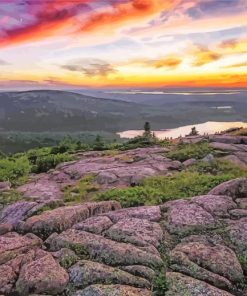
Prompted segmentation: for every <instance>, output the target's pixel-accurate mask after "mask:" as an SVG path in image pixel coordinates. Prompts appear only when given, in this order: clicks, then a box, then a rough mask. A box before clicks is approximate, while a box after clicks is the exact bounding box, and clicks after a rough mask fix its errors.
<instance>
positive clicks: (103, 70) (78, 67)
mask: <svg viewBox="0 0 247 296" xmlns="http://www.w3.org/2000/svg"><path fill="white" fill-rule="evenodd" d="M61 68H62V69H65V70H68V71H72V72H80V73H82V74H84V75H86V76H92V77H93V76H107V75H109V74H112V73H116V72H117V71H116V69H115V68H114V67H113V66H112V65H111V64H109V63H107V62H105V61H103V60H100V59H79V60H74V61H71V62H69V63H67V64H65V65H62V66H61Z"/></svg>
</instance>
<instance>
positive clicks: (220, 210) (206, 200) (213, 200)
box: [191, 195, 237, 218]
mask: <svg viewBox="0 0 247 296" xmlns="http://www.w3.org/2000/svg"><path fill="white" fill-rule="evenodd" d="M191 201H192V202H194V203H196V204H197V205H199V206H201V207H202V208H203V209H204V210H206V211H207V212H209V213H211V214H212V215H213V216H217V217H221V218H228V217H230V215H229V210H232V209H236V208H237V205H236V204H235V203H234V202H233V200H232V198H231V197H229V196H223V195H201V196H196V197H193V198H192V199H191Z"/></svg>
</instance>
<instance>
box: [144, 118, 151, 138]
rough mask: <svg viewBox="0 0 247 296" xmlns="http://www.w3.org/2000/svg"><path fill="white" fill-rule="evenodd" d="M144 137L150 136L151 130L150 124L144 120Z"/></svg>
mask: <svg viewBox="0 0 247 296" xmlns="http://www.w3.org/2000/svg"><path fill="white" fill-rule="evenodd" d="M143 136H144V137H147V138H149V137H152V132H151V125H150V122H148V121H146V122H145V124H144V133H143Z"/></svg>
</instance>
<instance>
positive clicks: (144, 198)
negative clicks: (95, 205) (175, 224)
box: [94, 186, 162, 207]
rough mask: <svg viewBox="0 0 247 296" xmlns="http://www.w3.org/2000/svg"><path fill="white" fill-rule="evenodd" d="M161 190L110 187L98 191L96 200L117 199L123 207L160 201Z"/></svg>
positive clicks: (141, 187) (139, 187) (138, 187)
mask: <svg viewBox="0 0 247 296" xmlns="http://www.w3.org/2000/svg"><path fill="white" fill-rule="evenodd" d="M161 195H162V192H161V191H159V190H158V189H155V188H152V187H143V186H137V187H129V188H123V189H110V190H107V191H105V192H100V193H98V194H97V195H96V196H95V197H94V198H95V199H96V200H117V201H119V202H120V203H121V205H122V206H123V207H136V206H143V205H147V204H159V203H161V201H162V200H161Z"/></svg>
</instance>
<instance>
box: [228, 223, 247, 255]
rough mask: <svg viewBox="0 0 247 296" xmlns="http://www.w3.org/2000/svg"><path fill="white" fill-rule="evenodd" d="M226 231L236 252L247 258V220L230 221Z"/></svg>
mask: <svg viewBox="0 0 247 296" xmlns="http://www.w3.org/2000/svg"><path fill="white" fill-rule="evenodd" d="M226 231H227V233H228V235H229V238H230V240H231V242H232V243H233V245H234V246H235V249H236V251H237V252H238V253H239V254H241V255H245V256H247V218H241V219H240V220H230V221H229V226H228V227H227V228H226Z"/></svg>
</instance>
